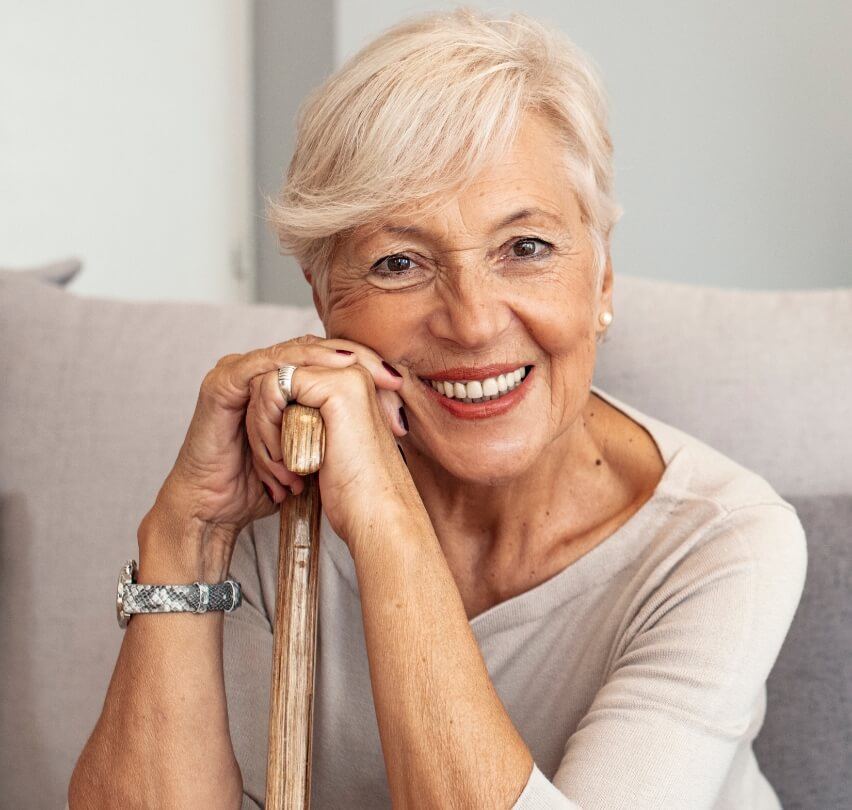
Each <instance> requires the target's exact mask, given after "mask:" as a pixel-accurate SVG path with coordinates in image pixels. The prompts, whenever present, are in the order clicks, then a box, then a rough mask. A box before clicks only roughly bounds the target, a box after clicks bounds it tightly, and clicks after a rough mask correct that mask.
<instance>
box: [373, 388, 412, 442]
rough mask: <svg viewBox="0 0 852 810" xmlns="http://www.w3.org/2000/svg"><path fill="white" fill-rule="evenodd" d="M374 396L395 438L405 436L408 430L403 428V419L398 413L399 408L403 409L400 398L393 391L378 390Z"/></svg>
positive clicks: (400, 413) (404, 423) (401, 414)
mask: <svg viewBox="0 0 852 810" xmlns="http://www.w3.org/2000/svg"><path fill="white" fill-rule="evenodd" d="M376 396H377V397H378V399H379V402H380V403H381V406H382V410H383V411H384V413H385V416H386V417H387V420H388V425H390V428H391V430H392V431H393V435H394V436H396V437H397V438H402V437H403V436H405V434H406V433H408V428H407V427H406V426H405V425H406V421H405V417H404V416H403V413H402V412H401V411H400V408H402V407H403V402H402V397H400V395H399V394H397V393H396V392H395V391H385V390H383V389H378V390H377V391H376Z"/></svg>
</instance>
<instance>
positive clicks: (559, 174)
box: [320, 115, 611, 483]
mask: <svg viewBox="0 0 852 810" xmlns="http://www.w3.org/2000/svg"><path fill="white" fill-rule="evenodd" d="M559 150H560V144H559V143H558V141H557V140H556V137H555V135H554V133H553V132H552V130H551V129H550V125H549V124H548V123H546V122H545V121H544V120H543V119H541V118H539V117H538V116H536V115H532V116H530V117H528V118H527V120H526V123H525V124H524V125H523V126H522V128H521V130H520V132H519V136H518V138H517V140H516V142H515V144H514V146H513V148H512V150H511V153H510V154H509V156H508V158H507V159H506V160H504V161H503V162H500V163H499V164H493V165H491V166H489V167H488V169H486V170H485V171H483V172H482V173H481V174H480V175H479V176H478V177H477V178H476V182H475V183H473V184H472V185H471V186H470V187H469V188H468V189H467V190H465V192H464V193H463V194H461V195H458V196H453V197H448V198H447V200H446V204H444V205H443V206H442V207H441V209H440V210H439V211H438V212H437V213H435V214H430V215H429V216H423V217H419V216H417V215H416V213H414V214H412V213H411V212H405V213H404V214H403V213H402V212H401V214H400V216H399V217H398V218H397V217H393V218H392V219H389V220H388V221H387V222H386V223H385V226H384V228H383V230H380V231H377V230H376V229H374V228H371V229H369V230H368V229H366V228H362V229H356V230H355V231H354V232H353V234H352V236H351V238H349V239H347V240H346V241H345V242H344V243H343V244H342V245H341V246H340V248H339V249H338V251H337V254H336V256H335V258H334V260H333V263H332V266H331V268H329V281H328V296H327V301H326V303H325V305H324V306H323V311H321V313H320V314H321V316H322V319H323V322H324V324H325V327H326V331H327V334H328V336H329V337H342V338H347V339H350V340H354V341H356V342H359V343H363V344H365V345H367V346H369V347H371V348H372V349H374V350H375V351H376V352H378V353H379V354H380V355H381V356H382V357H384V358H385V359H386V360H388V362H390V363H391V364H392V365H394V366H395V367H396V368H397V369H398V370H399V371H400V372H401V373H402V374H403V376H404V383H403V386H402V388H401V390H400V395H401V396H402V398H403V401H404V403H405V410H406V414H407V416H408V424H409V428H410V433H409V434H408V435H407V436H406V437H405V438H404V439H403V440H402V442H403V444H404V446H405V448H406V451H408V450H409V448H410V449H411V450H412V451H414V452H415V453H419V454H421V455H423V456H425V457H426V458H428V459H432V460H433V462H434V463H436V464H438V465H440V467H442V468H444V469H445V470H446V471H447V472H449V473H451V474H452V475H454V476H456V477H458V478H460V479H463V480H467V481H471V482H482V483H494V482H497V481H500V480H508V479H511V478H513V477H515V476H518V475H520V474H521V473H523V472H524V471H525V470H526V469H527V468H528V467H529V466H530V465H532V464H533V463H534V462H535V461H536V459H537V458H539V456H540V455H541V454H542V452H543V451H544V450H545V449H546V448H548V446H549V445H551V444H552V443H553V442H554V441H556V440H557V439H558V438H559V437H560V436H563V435H564V434H565V433H566V431H570V430H573V429H579V430H582V419H578V417H579V415H580V413H581V411H582V408H583V406H584V405H585V403H586V401H587V398H588V393H589V386H590V385H591V381H592V374H593V371H594V365H595V347H596V342H595V337H596V333H597V331H599V330H600V329H601V328H602V327H601V325H600V323H599V321H598V315H599V313H600V312H602V311H603V310H611V305H610V298H611V269H610V267H609V263H607V268H606V274H605V277H604V286H603V294H602V297H601V299H600V300H597V291H596V289H595V286H594V282H595V272H594V262H593V250H592V244H591V242H590V240H589V238H588V235H587V232H586V227H585V225H584V224H583V223H582V222H581V219H580V208H579V204H578V202H577V199H576V197H575V195H574V193H573V191H572V189H571V187H570V184H569V180H568V176H567V174H566V171H565V169H564V168H563V166H562V163H561V158H560V151H559ZM510 220H511V221H510ZM489 367H491V368H489ZM494 367H496V368H494ZM523 367H527V368H528V369H529V368H530V367H532V369H531V371H529V373H528V374H527V376H526V377H525V378H524V380H523V381H522V383H521V384H520V385H519V386H517V387H516V389H514V390H513V391H508V392H507V394H504V395H501V394H502V391H501V390H500V389H501V388H503V384H502V383H501V382H500V379H499V372H507V371H509V370H511V369H518V368H523ZM489 377H491V378H492V379H495V381H496V382H497V384H498V391H497V394H498V395H500V396H498V398H496V399H490V400H487V401H485V400H484V401H483V402H481V403H479V404H476V403H470V404H466V403H464V402H461V401H459V399H458V398H457V397H455V398H453V399H450V398H448V397H447V396H446V395H445V394H446V392H447V387H448V386H450V385H452V390H453V392H454V393H455V394H457V393H464V394H466V395H468V397H470V395H471V394H473V395H476V394H477V391H478V389H477V388H476V386H473V388H472V390H471V388H470V386H465V389H464V391H463V392H461V391H460V389H457V388H456V386H454V385H453V381H459V380H460V381H471V380H479V381H482V380H485V379H487V378H489ZM427 379H431V380H441V381H445V382H446V383H447V385H444V384H443V383H442V384H441V388H442V389H443V390H444V394H440V393H438V392H436V391H435V390H434V388H433V386H432V385H430V384H429V383H427V382H426V381H425V380H427ZM504 380H505V373H504ZM482 385H483V386H484V387H485V391H484V393H485V394H487V393H488V392H489V391H493V390H494V389H493V385H491V384H487V385H486V384H485V383H482ZM506 386H507V388H508V383H506Z"/></svg>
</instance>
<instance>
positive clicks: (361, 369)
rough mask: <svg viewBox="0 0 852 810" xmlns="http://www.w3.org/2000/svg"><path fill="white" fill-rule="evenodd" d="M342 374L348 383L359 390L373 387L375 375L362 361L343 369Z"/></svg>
mask: <svg viewBox="0 0 852 810" xmlns="http://www.w3.org/2000/svg"><path fill="white" fill-rule="evenodd" d="M341 374H343V375H344V377H343V378H344V380H345V381H346V384H347V385H349V386H351V387H353V388H356V389H358V390H365V389H368V388H371V387H372V382H373V377H372V375H371V374H370V371H369V369H367V368H366V367H365V366H362V365H361V364H360V363H354V364H353V365H351V366H347V367H346V368H344V369H341Z"/></svg>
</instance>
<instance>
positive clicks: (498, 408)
mask: <svg viewBox="0 0 852 810" xmlns="http://www.w3.org/2000/svg"><path fill="white" fill-rule="evenodd" d="M486 368H497V366H493V367H486ZM500 368H502V369H503V370H502V371H498V372H496V373H497V374H502V373H504V372H505V371H512V370H513V369H514V368H518V366H513V367H511V368H510V367H508V366H502V367H500ZM527 368H529V371H528V372H527V374H526V376H525V377H524V378H523V380H521V382H520V384H519V385H516V386H515V387H514V388H513V389H512V390H511V391H509V392H508V393H507V394H503V396H502V397H500V398H499V399H488V400H485V401H484V402H460V401H459V400H457V399H450V398H449V397H445V396H444V395H443V394H439V393H438V392H437V391H436V390H435V389H434V388H432V386H431V385H429V383H427V382H425V381H424V380H422V379H421V380H420V382H421V383H423V387H424V388H425V389H426V395H427V396H431V397H432V398H433V399H434V400H435V402H437V403H438V405H440V406H441V407H442V408H444V409H445V410H447V411H449V412H450V413H451V414H452V415H453V416H456V417H458V418H459V419H487V418H488V417H489V416H500V415H501V414H504V413H506V411H508V410H510V409H511V408H514V407H515V405H517V404H518V403H519V402H520V401H521V400H522V399H523V398H524V397H525V396H526V395H527V391H529V387H530V378H531V377H532V376H534V373H535V366H527ZM459 370H461V371H464V372H466V373H469V372H470V371H476V372H477V373H480V372H481V371H482V368H479V369H471V368H469V367H468V368H462V369H449V371H450V372H458V371H459ZM440 373H441V375H446V374H447V372H446V371H441V372H440ZM486 376H494V372H489V373H488V374H487V375H486ZM435 379H444V380H450V379H453V378H451V377H446V376H441V377H436V378H435ZM455 379H457V380H459V381H461V380H475V379H477V377H475V376H474V377H470V376H465V375H464V374H459V375H458V376H457V377H456V378H455Z"/></svg>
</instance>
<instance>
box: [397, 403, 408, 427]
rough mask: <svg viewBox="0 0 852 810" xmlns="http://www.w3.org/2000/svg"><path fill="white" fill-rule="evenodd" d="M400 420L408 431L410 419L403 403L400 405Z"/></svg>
mask: <svg viewBox="0 0 852 810" xmlns="http://www.w3.org/2000/svg"><path fill="white" fill-rule="evenodd" d="M399 421H400V422H401V423H402V426H403V427H404V428H405V432H406V433H408V419H407V418H406V416H405V408H403V407H402V405H400V406H399Z"/></svg>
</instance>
